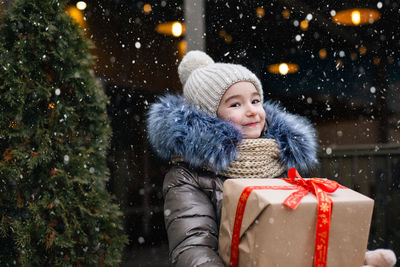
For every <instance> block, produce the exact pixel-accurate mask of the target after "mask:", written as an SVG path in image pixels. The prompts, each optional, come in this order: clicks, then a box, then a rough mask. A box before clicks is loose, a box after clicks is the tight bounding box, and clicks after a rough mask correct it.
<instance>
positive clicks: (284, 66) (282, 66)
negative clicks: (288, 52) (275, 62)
mask: <svg viewBox="0 0 400 267" xmlns="http://www.w3.org/2000/svg"><path fill="white" fill-rule="evenodd" d="M288 72H289V66H288V64H286V63H281V64H279V73H280V74H282V75H286V74H287V73H288Z"/></svg>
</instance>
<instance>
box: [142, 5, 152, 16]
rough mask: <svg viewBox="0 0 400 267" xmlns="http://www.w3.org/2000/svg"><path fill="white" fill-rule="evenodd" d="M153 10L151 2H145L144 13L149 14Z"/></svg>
mask: <svg viewBox="0 0 400 267" xmlns="http://www.w3.org/2000/svg"><path fill="white" fill-rule="evenodd" d="M151 10H152V8H151V5H150V4H144V6H143V13H144V14H146V15H147V14H149V13H150V12H151Z"/></svg>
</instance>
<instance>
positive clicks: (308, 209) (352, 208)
mask: <svg viewBox="0 0 400 267" xmlns="http://www.w3.org/2000/svg"><path fill="white" fill-rule="evenodd" d="M271 185H273V186H275V185H276V186H282V185H283V186H291V185H290V184H289V183H287V182H285V181H283V180H280V179H229V180H227V181H226V182H225V183H224V189H223V206H222V215H221V225H220V232H219V255H220V257H221V258H222V259H223V261H224V262H225V264H226V265H227V266H229V259H230V251H231V240H232V229H233V224H234V218H235V213H236V207H237V203H238V200H239V196H240V194H241V193H242V191H243V189H244V188H245V187H247V186H271ZM294 191H295V190H254V191H253V192H252V193H251V195H250V196H249V198H248V201H247V205H246V208H245V211H244V216H243V222H242V227H241V230H240V243H239V266H240V267H247V266H251V267H261V266H262V267H272V266H274V267H277V266H281V267H287V266H298V267H312V266H313V258H314V255H313V254H314V245H315V230H316V214H317V200H316V197H315V196H314V195H313V194H312V193H310V194H308V195H307V196H305V197H304V198H303V199H302V201H301V203H300V205H299V207H298V208H297V209H296V210H291V209H289V208H288V207H286V206H284V205H283V204H282V203H283V201H284V200H285V199H286V197H288V196H289V195H290V194H291V193H293V192H294ZM328 196H329V197H330V198H331V199H332V200H333V208H332V220H331V225H330V235H329V246H328V262H327V266H328V267H343V266H346V267H360V266H361V265H363V262H364V256H365V251H366V248H367V242H368V235H369V229H370V223H371V218H372V211H373V206H374V201H373V200H372V199H371V198H368V197H366V196H364V195H362V194H360V193H357V192H355V191H353V190H351V189H347V188H346V189H337V190H336V192H334V193H332V194H328Z"/></svg>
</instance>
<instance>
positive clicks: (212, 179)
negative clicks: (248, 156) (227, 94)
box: [147, 95, 317, 267]
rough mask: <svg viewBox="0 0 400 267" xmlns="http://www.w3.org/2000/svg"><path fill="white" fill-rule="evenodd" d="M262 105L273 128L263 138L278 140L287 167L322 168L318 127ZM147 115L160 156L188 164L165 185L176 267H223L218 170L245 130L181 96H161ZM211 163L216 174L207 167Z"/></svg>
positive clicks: (152, 141) (175, 168)
mask: <svg viewBox="0 0 400 267" xmlns="http://www.w3.org/2000/svg"><path fill="white" fill-rule="evenodd" d="M263 106H264V109H265V111H266V122H267V125H268V130H267V132H266V134H265V136H262V137H260V138H273V139H276V141H277V143H278V145H279V148H280V150H281V154H280V161H281V162H282V164H284V165H286V166H287V169H289V168H292V167H295V168H297V169H298V170H300V171H301V172H302V173H307V172H308V171H309V170H310V169H311V168H313V167H314V166H315V165H316V164H317V158H316V150H317V142H316V133H315V130H314V128H313V127H312V125H311V124H310V122H309V121H308V120H306V119H304V118H302V117H299V116H296V115H293V114H289V113H287V112H285V111H283V110H282V108H281V107H280V106H279V105H277V104H273V103H269V102H267V103H265V104H264V105H263ZM148 115H149V118H148V124H147V130H148V137H149V141H150V144H151V145H152V147H153V149H154V151H155V152H156V154H157V155H158V156H160V157H161V158H163V159H165V160H171V158H172V157H173V156H179V157H182V158H184V160H185V163H184V164H176V165H175V166H173V167H172V168H171V170H170V171H169V172H168V173H167V174H166V176H165V179H164V185H163V193H164V198H165V204H164V215H165V225H166V229H167V232H168V240H169V248H170V258H171V261H172V263H173V265H174V266H182V267H183V266H184V267H187V266H224V265H223V263H222V260H221V259H220V257H219V256H218V232H219V223H220V216H221V205H222V187H223V183H224V181H225V178H224V177H222V176H219V175H218V172H220V171H222V170H226V169H227V167H228V165H229V163H230V162H231V161H232V160H233V159H235V157H236V147H237V145H238V143H239V142H240V140H241V134H240V132H239V131H238V130H236V129H235V128H234V127H233V125H232V124H231V123H230V122H227V121H223V120H221V119H219V118H216V117H213V118H212V117H209V116H207V115H206V114H204V113H202V112H200V111H198V110H197V109H196V108H194V107H193V106H191V105H189V104H188V103H186V102H185V100H184V99H183V97H182V96H174V95H167V96H165V97H162V98H160V100H159V101H158V102H157V103H155V104H152V105H151V108H150V110H149V114H148ZM206 165H207V166H209V167H211V169H212V170H214V171H213V172H210V171H206V170H204V169H202V167H203V166H206Z"/></svg>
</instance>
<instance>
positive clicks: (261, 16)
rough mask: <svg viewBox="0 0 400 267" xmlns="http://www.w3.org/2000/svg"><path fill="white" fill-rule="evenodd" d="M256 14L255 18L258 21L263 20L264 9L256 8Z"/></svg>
mask: <svg viewBox="0 0 400 267" xmlns="http://www.w3.org/2000/svg"><path fill="white" fill-rule="evenodd" d="M256 14H257V17H259V18H260V19H261V18H263V17H264V16H265V11H264V8H262V7H257V9H256Z"/></svg>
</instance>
